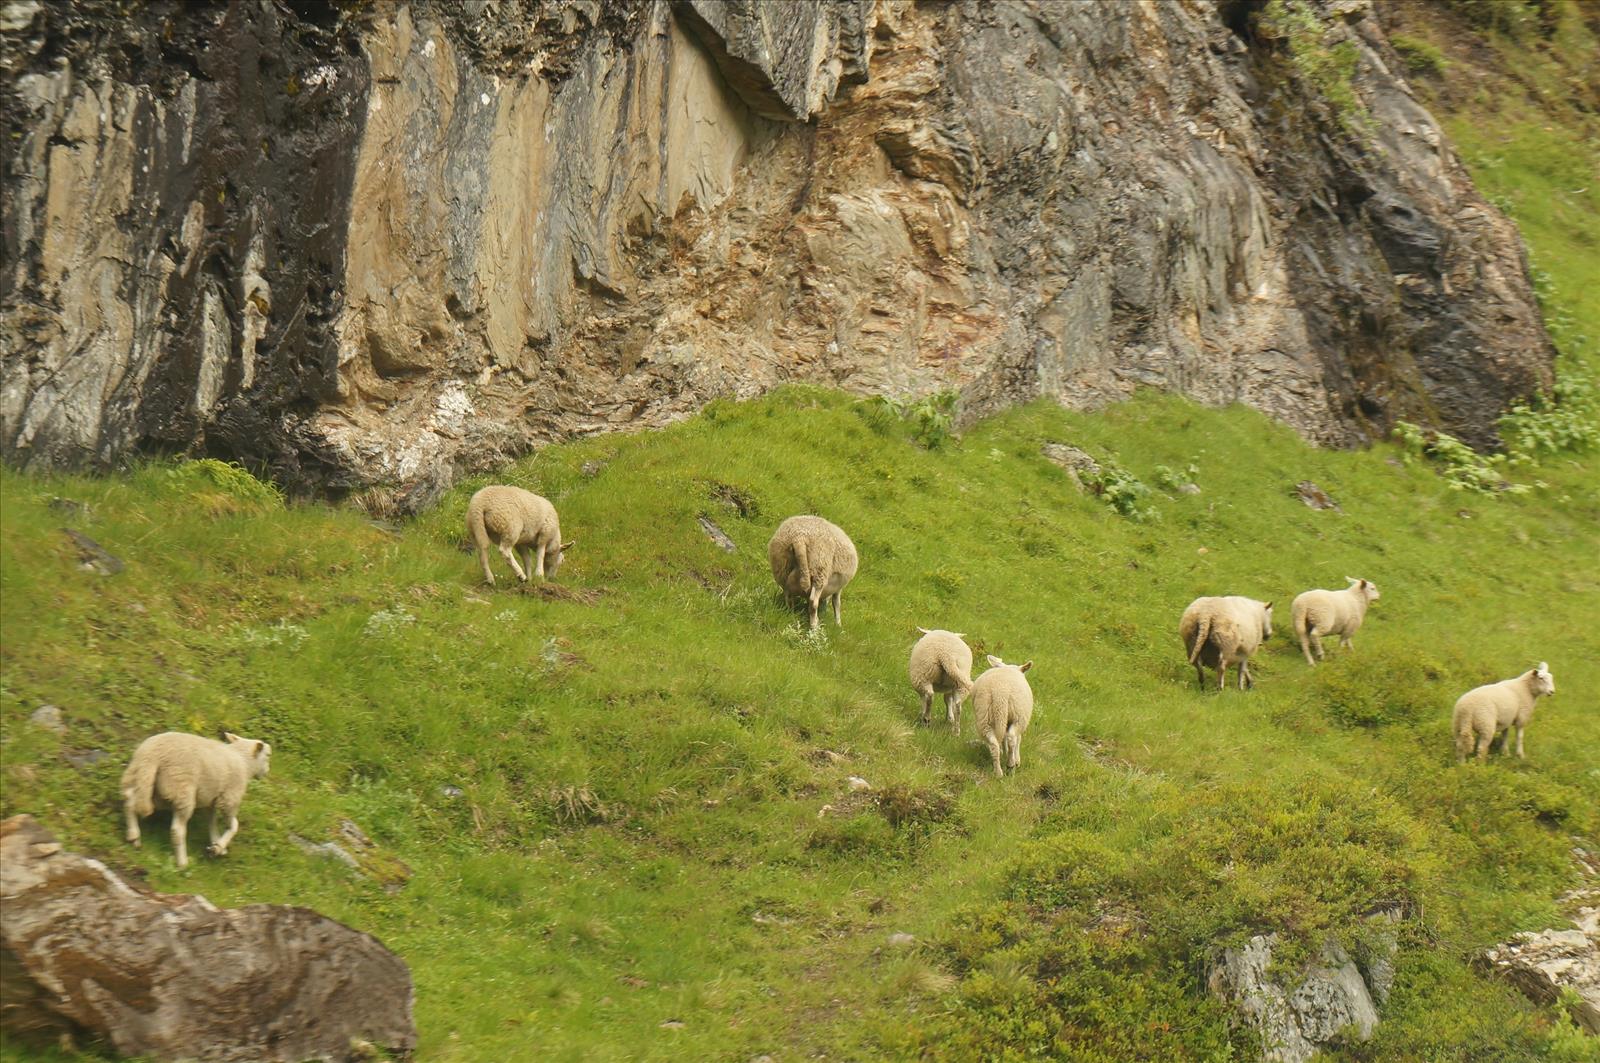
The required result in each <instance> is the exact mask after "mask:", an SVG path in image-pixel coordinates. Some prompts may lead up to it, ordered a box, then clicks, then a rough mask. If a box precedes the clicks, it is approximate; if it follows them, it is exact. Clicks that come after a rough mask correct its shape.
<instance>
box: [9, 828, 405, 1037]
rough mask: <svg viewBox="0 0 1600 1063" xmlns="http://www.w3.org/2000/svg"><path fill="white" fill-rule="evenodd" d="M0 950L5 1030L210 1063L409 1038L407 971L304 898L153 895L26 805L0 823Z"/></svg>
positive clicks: (380, 948) (371, 941)
mask: <svg viewBox="0 0 1600 1063" xmlns="http://www.w3.org/2000/svg"><path fill="white" fill-rule="evenodd" d="M0 946H3V949H0V957H3V960H4V963H3V964H0V982H3V985H0V997H3V999H4V1000H5V1003H6V1006H5V1008H4V1011H3V1016H4V1022H5V1030H6V1035H7V1037H8V1038H10V1037H18V1038H25V1039H46V1040H54V1039H56V1038H58V1037H60V1036H61V1035H63V1034H65V1035H67V1036H83V1035H86V1036H88V1037H93V1038H99V1039H103V1040H105V1041H106V1042H108V1043H109V1044H110V1045H111V1046H112V1047H114V1048H115V1049H116V1050H117V1051H118V1052H119V1053H122V1054H124V1055H142V1056H149V1057H152V1058H155V1059H164V1060H165V1059H184V1060H203V1061H219V1063H232V1061H240V1063H243V1061H247V1060H250V1061H262V1060H281V1061H285V1063H298V1061H302V1060H345V1059H349V1058H351V1057H352V1054H353V1048H352V1046H353V1045H354V1044H356V1043H359V1042H363V1041H365V1042H370V1043H371V1044H373V1045H376V1046H379V1047H381V1048H383V1049H385V1050H387V1051H389V1052H391V1053H394V1054H395V1055H397V1056H400V1057H405V1056H408V1055H409V1053H410V1052H411V1050H412V1048H413V1047H414V1046H415V1044H416V1028H415V1026H414V1025H413V1023H412V1018H411V1009H412V1002H413V993H412V986H411V974H410V971H409V970H408V969H407V968H406V965H405V963H404V961H402V960H401V959H400V958H399V957H398V956H396V955H395V954H394V953H392V952H390V951H389V950H388V949H386V948H384V947H383V946H382V945H381V944H380V943H379V942H378V941H377V939H375V938H373V937H371V936H370V935H367V934H363V933H360V932H358V931H355V930H352V929H350V928H349V927H346V926H344V925H342V924H340V923H336V922H334V921H333V920H331V919H328V918H327V917H325V916H321V915H318V914H317V913H316V912H313V911H310V910H309V909H305V908H291V907H288V906H284V905H267V904H258V905H250V906H247V907H244V908H233V909H219V908H216V907H213V906H212V905H211V904H209V903H208V902H207V901H206V900H205V898H203V897H195V896H177V895H168V894H157V893H151V892H149V891H148V890H145V889H142V888H140V887H139V886H137V885H134V884H132V883H129V882H127V881H126V880H124V879H122V878H121V877H119V876H118V875H116V874H115V873H114V872H112V871H111V870H110V869H108V868H107V867H106V866H105V865H104V864H101V863H100V862H99V861H97V860H91V859H89V858H87V857H84V856H80V855H78V854H76V853H71V852H66V851H64V850H63V849H62V848H61V844H60V843H59V842H57V841H56V840H55V838H54V837H52V836H51V834H50V833H49V831H47V830H45V829H44V828H43V827H42V826H40V825H39V824H38V823H37V822H36V821H35V820H34V819H33V818H32V817H30V816H25V815H23V816H13V817H11V818H10V819H7V820H5V821H4V823H0Z"/></svg>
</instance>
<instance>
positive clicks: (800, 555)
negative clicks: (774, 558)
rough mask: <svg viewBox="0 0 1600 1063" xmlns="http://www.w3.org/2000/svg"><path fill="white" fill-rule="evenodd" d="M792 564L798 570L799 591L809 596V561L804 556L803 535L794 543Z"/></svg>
mask: <svg viewBox="0 0 1600 1063" xmlns="http://www.w3.org/2000/svg"><path fill="white" fill-rule="evenodd" d="M794 564H795V567H796V568H798V569H799V570H800V589H801V590H803V591H805V592H806V593H807V594H810V593H811V559H810V558H809V557H807V556H806V538H805V536H803V535H802V536H799V537H798V538H796V539H795V541H794Z"/></svg>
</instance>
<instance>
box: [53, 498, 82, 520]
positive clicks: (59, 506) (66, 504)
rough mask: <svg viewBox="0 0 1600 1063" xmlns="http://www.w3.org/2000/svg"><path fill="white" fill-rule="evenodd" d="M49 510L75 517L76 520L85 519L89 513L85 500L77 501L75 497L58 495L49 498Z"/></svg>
mask: <svg viewBox="0 0 1600 1063" xmlns="http://www.w3.org/2000/svg"><path fill="white" fill-rule="evenodd" d="M50 511H51V512H52V513H60V514H62V515H63V516H66V517H75V518H77V519H78V520H87V519H88V518H89V514H90V511H89V504H88V503H87V502H79V501H78V500H77V499H75V498H62V497H61V496H59V495H57V496H56V497H55V498H52V499H51V500H50Z"/></svg>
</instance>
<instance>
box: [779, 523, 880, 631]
mask: <svg viewBox="0 0 1600 1063" xmlns="http://www.w3.org/2000/svg"><path fill="white" fill-rule="evenodd" d="M767 560H768V561H770V562H771V563H772V578H773V579H775V580H777V581H778V586H779V587H781V588H783V599H784V601H785V602H788V601H789V600H790V598H791V596H792V595H797V594H798V595H802V596H804V597H805V599H806V603H807V605H808V607H809V611H808V615H809V617H810V619H811V630H812V631H815V630H817V606H818V605H819V604H820V603H822V602H824V601H826V600H827V599H829V598H832V599H833V621H834V623H836V624H838V625H839V626H840V627H844V619H843V616H842V615H841V610H840V607H839V595H840V592H842V591H843V590H844V588H845V584H847V583H849V582H850V581H851V580H852V579H854V578H855V574H856V566H857V565H858V564H859V563H860V562H859V558H858V557H857V556H856V544H855V543H853V542H851V541H850V536H848V535H846V534H845V533H844V529H843V528H841V527H839V526H838V525H837V524H833V523H831V522H829V521H826V520H823V519H822V518H821V517H812V516H801V517H790V518H789V519H788V520H786V521H784V522H783V523H782V524H780V525H778V530H777V531H775V532H773V533H772V540H771V541H770V542H768V543H767Z"/></svg>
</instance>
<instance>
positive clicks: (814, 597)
mask: <svg viewBox="0 0 1600 1063" xmlns="http://www.w3.org/2000/svg"><path fill="white" fill-rule="evenodd" d="M820 604H822V595H821V594H819V593H817V592H816V591H812V592H811V593H810V594H809V595H807V596H806V618H807V619H808V620H809V621H810V622H811V630H812V631H813V632H815V631H816V630H817V606H818V605H820Z"/></svg>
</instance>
